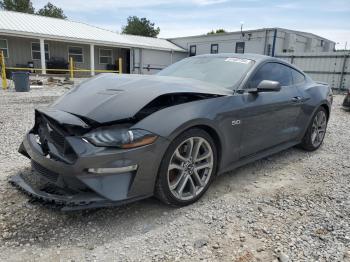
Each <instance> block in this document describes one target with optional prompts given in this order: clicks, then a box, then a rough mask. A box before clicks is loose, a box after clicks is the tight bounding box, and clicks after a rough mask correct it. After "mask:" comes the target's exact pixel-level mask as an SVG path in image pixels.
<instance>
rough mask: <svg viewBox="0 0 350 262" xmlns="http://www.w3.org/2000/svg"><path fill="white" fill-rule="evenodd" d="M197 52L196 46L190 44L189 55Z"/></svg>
mask: <svg viewBox="0 0 350 262" xmlns="http://www.w3.org/2000/svg"><path fill="white" fill-rule="evenodd" d="M196 53H197V47H196V46H195V45H190V56H195V55H196Z"/></svg>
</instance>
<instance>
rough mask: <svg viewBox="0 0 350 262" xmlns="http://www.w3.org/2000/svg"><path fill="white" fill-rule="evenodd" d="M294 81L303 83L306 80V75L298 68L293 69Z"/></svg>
mask: <svg viewBox="0 0 350 262" xmlns="http://www.w3.org/2000/svg"><path fill="white" fill-rule="evenodd" d="M292 76H293V83H294V84H295V85H297V84H302V83H304V82H305V76H304V75H303V74H302V73H300V72H298V71H297V70H294V69H292Z"/></svg>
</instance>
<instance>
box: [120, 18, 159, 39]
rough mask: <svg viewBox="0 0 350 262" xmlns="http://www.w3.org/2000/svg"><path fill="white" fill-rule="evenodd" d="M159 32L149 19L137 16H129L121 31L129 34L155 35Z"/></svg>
mask: <svg viewBox="0 0 350 262" xmlns="http://www.w3.org/2000/svg"><path fill="white" fill-rule="evenodd" d="M159 32H160V29H159V27H157V28H155V26H154V23H152V22H151V21H150V20H148V19H146V18H144V17H143V18H139V17H137V16H129V17H128V20H127V25H126V26H123V27H122V33H123V34H129V35H141V36H150V37H157V35H158V34H159Z"/></svg>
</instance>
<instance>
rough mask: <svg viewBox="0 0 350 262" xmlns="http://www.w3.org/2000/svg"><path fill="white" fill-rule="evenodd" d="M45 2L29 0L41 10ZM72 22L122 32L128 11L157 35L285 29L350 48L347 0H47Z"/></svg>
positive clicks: (348, 6) (348, 3) (349, 9)
mask: <svg viewBox="0 0 350 262" xmlns="http://www.w3.org/2000/svg"><path fill="white" fill-rule="evenodd" d="M47 1H48V0H32V2H33V4H34V7H35V8H36V9H39V8H40V7H42V6H43V5H45V4H46V3H47ZM50 2H52V3H53V4H55V5H57V6H59V7H61V8H62V9H63V10H64V12H65V14H66V15H67V16H68V18H69V19H70V20H74V21H80V22H85V23H88V24H91V25H95V26H98V27H101V28H106V29H109V30H113V31H117V32H120V31H121V27H122V26H123V25H125V23H126V18H127V17H128V16H131V15H136V16H139V17H146V18H148V19H150V20H151V21H152V22H154V23H155V24H156V25H157V26H159V27H160V29H161V31H160V35H159V37H163V38H167V37H176V36H189V35H197V34H204V33H207V32H208V31H210V30H212V29H217V28H224V29H225V30H226V31H236V30H239V28H240V23H241V22H244V29H256V28H262V27H283V28H288V29H294V30H301V31H306V32H311V33H314V34H318V35H321V36H323V37H325V38H328V39H331V40H333V41H335V42H339V44H337V46H336V47H337V49H341V48H344V45H345V42H348V45H347V48H348V49H349V48H350V0H328V1H327V0H290V1H286V0H50Z"/></svg>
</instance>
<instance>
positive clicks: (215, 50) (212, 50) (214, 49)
mask: <svg viewBox="0 0 350 262" xmlns="http://www.w3.org/2000/svg"><path fill="white" fill-rule="evenodd" d="M210 53H211V54H217V53H219V45H218V44H211V47H210Z"/></svg>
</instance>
